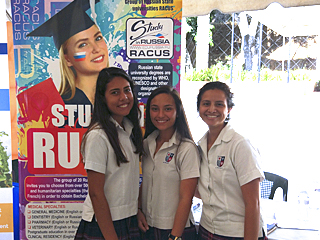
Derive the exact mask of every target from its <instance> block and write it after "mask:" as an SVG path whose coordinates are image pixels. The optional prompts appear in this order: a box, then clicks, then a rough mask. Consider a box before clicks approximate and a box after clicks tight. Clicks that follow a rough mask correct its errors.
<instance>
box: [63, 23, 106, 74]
mask: <svg viewBox="0 0 320 240" xmlns="http://www.w3.org/2000/svg"><path fill="white" fill-rule="evenodd" d="M67 41H68V42H67V47H66V49H67V52H66V54H65V55H64V56H65V59H66V61H67V65H68V67H71V66H72V67H73V68H74V69H75V71H76V72H77V76H78V75H80V76H81V75H92V74H99V72H100V71H101V70H102V69H103V68H105V67H107V66H108V62H109V55H108V47H107V44H106V42H105V40H104V38H103V36H102V33H101V32H100V30H99V29H98V27H97V26H96V25H93V26H92V27H90V28H88V29H86V30H84V31H82V32H79V33H77V34H75V35H73V36H72V37H71V38H69V39H68V40H67Z"/></svg>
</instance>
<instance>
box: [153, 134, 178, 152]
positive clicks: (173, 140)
mask: <svg viewBox="0 0 320 240" xmlns="http://www.w3.org/2000/svg"><path fill="white" fill-rule="evenodd" d="M158 135H159V130H154V131H153V132H152V133H151V134H150V135H149V136H148V137H147V141H148V143H149V144H150V143H152V142H153V141H154V142H155V141H156V138H157V137H158ZM179 143H180V137H179V134H178V133H177V131H174V133H173V135H172V137H171V138H170V140H169V141H168V142H165V143H163V145H162V146H161V148H168V147H171V146H172V145H174V144H175V145H179ZM161 148H160V149H161Z"/></svg>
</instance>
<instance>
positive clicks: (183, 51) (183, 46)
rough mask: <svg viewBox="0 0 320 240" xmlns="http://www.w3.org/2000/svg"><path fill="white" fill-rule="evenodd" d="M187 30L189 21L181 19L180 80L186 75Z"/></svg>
mask: <svg viewBox="0 0 320 240" xmlns="http://www.w3.org/2000/svg"><path fill="white" fill-rule="evenodd" d="M186 29H187V20H186V18H185V17H182V19H181V63H180V68H181V69H180V80H181V79H182V77H183V76H184V74H185V73H186V71H185V67H186V51H187V49H186V34H187V32H186Z"/></svg>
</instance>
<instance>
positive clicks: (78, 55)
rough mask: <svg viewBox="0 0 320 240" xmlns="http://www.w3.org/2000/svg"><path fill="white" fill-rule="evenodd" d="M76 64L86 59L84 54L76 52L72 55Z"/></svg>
mask: <svg viewBox="0 0 320 240" xmlns="http://www.w3.org/2000/svg"><path fill="white" fill-rule="evenodd" d="M73 57H74V60H75V61H76V62H80V61H83V60H84V59H85V58H86V52H78V53H75V54H74V55H73Z"/></svg>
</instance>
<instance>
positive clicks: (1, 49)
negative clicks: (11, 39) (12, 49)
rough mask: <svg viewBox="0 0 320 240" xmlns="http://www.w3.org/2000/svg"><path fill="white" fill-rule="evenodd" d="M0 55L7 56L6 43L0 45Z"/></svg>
mask: <svg viewBox="0 0 320 240" xmlns="http://www.w3.org/2000/svg"><path fill="white" fill-rule="evenodd" d="M0 54H8V49H7V44H6V43H0Z"/></svg>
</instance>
